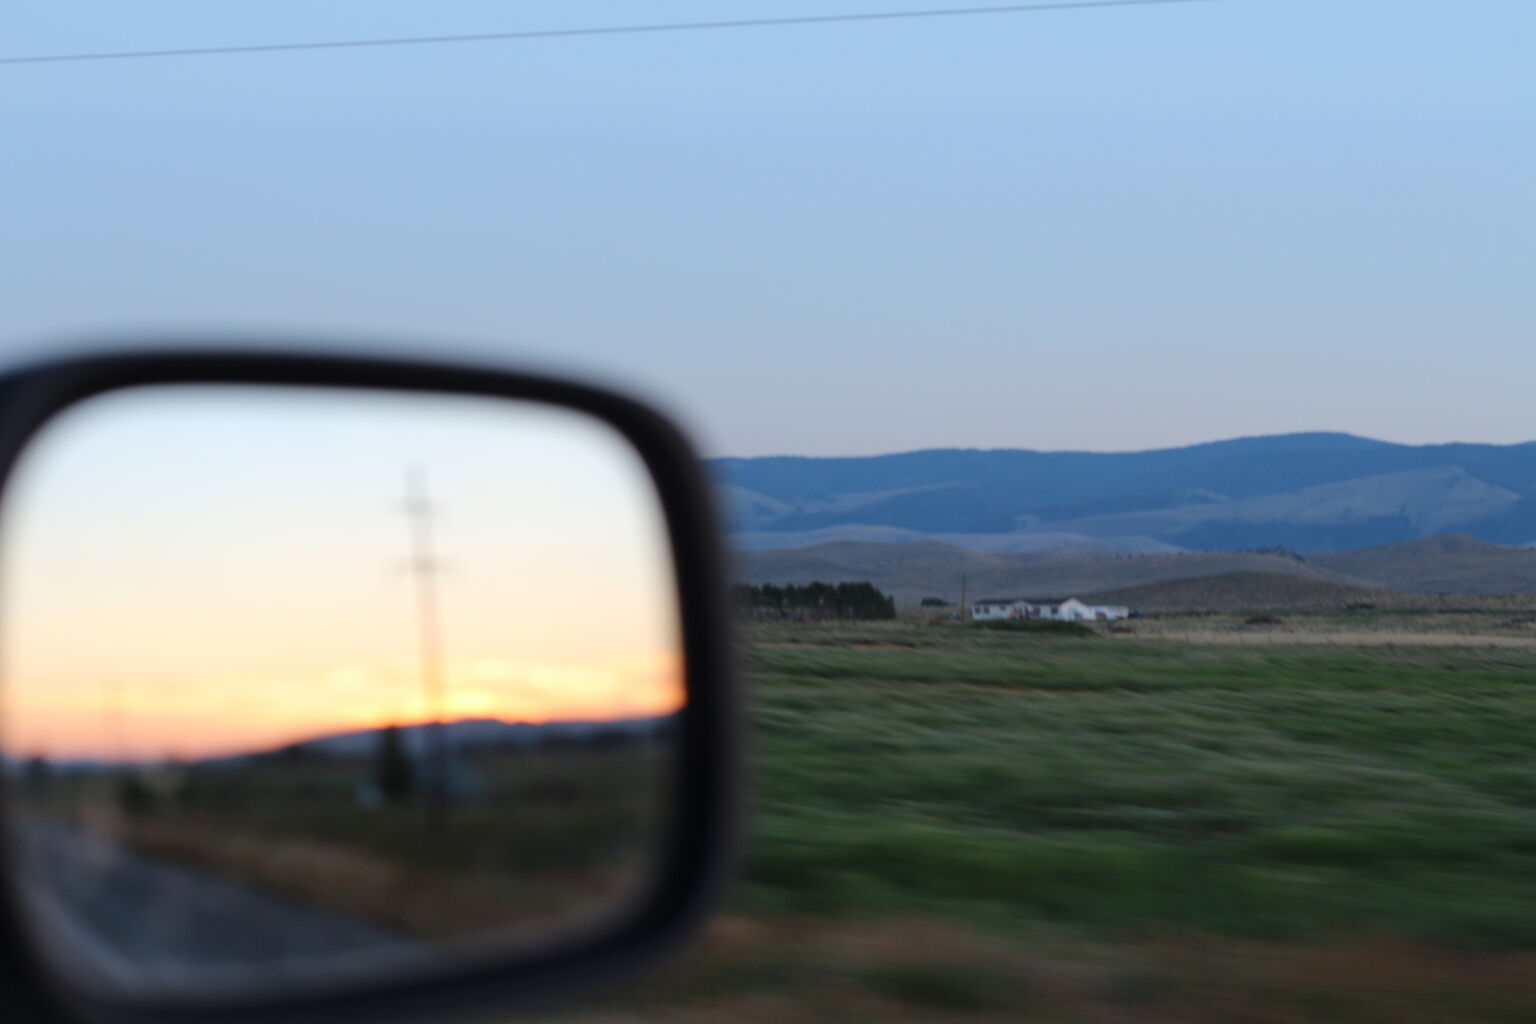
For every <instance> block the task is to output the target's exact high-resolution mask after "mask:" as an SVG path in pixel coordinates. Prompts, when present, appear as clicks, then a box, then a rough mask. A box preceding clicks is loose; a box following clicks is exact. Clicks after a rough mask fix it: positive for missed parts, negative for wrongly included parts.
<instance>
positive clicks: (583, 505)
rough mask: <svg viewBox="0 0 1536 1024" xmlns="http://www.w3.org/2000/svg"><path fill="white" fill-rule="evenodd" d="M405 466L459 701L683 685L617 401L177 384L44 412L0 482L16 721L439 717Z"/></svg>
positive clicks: (336, 722)
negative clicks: (559, 405)
mask: <svg viewBox="0 0 1536 1024" xmlns="http://www.w3.org/2000/svg"><path fill="white" fill-rule="evenodd" d="M407 467H413V468H414V469H416V470H417V471H420V472H423V473H425V486H426V487H427V488H428V489H429V490H430V493H431V495H432V497H433V498H434V499H435V502H436V504H437V505H438V506H439V517H438V522H437V523H436V527H435V530H436V534H437V538H436V545H435V546H436V547H437V549H438V551H437V554H438V555H439V556H441V557H442V558H444V559H445V560H446V562H447V568H446V570H445V571H444V572H443V573H442V574H441V577H440V579H439V581H438V585H437V589H438V591H439V599H440V607H441V627H442V628H441V636H442V640H443V657H442V662H441V663H442V665H443V666H444V669H445V675H446V680H447V685H446V688H445V689H446V708H445V711H446V713H447V715H448V717H450V718H461V717H486V716H490V717H498V718H504V719H510V720H526V721H543V720H548V719H560V718H587V719H591V718H613V717H626V716H633V715H650V714H661V713H666V712H670V711H673V710H675V709H676V708H677V706H678V704H679V701H680V699H681V680H680V676H679V669H680V661H679V649H678V633H677V630H678V624H677V619H676V595H675V586H674V583H673V580H672V574H671V565H670V554H669V547H668V543H667V540H666V535H665V527H664V523H663V520H662V517H661V514H660V510H659V507H658V506H657V502H656V498H655V494H654V489H653V486H652V484H651V482H650V479H649V477H648V475H647V474H646V471H645V470H644V468H643V466H642V465H641V464H640V461H639V459H638V457H637V456H636V455H635V454H634V453H633V451H632V450H631V449H630V448H629V446H628V444H627V442H625V441H624V440H623V439H622V438H620V437H619V436H618V435H617V434H616V433H614V432H613V431H612V430H611V429H609V428H607V427H606V426H604V425H602V424H600V423H597V422H596V421H594V420H590V419H588V418H586V417H584V416H581V415H579V414H576V413H571V412H566V411H563V410H552V409H548V408H545V407H540V406H532V405H526V404H514V403H508V402H497V401H490V400H485V399H447V398H439V397H421V396H387V395H374V394H372V393H346V392H335V391H326V390H315V391H298V390H294V389H277V390H269V391H257V390H256V389H252V388H187V387H162V388H156V389H141V390H139V391H136V392H125V393H122V394H118V395H112V396H107V397H104V398H99V399H95V400H93V401H91V402H88V403H86V404H84V405H81V406H78V407H76V408H75V410H73V411H71V412H69V413H66V414H65V415H64V416H63V417H61V418H60V419H58V420H56V421H54V424H53V425H51V426H50V427H48V428H47V429H46V431H45V433H44V434H42V435H40V439H39V440H38V441H37V442H36V444H35V446H34V447H33V448H31V449H29V454H28V456H27V457H26V459H25V460H24V461H23V463H22V464H21V467H20V469H19V471H18V476H17V477H16V479H15V482H14V484H13V485H12V489H11V490H9V491H8V493H7V498H6V507H5V510H4V511H5V531H4V538H3V540H4V545H5V550H6V551H7V553H8V555H9V557H7V558H6V559H5V562H4V564H3V570H4V571H3V574H0V584H3V588H4V597H5V606H6V612H7V614H6V617H5V622H4V626H5V630H4V632H5V636H4V641H5V643H4V645H3V647H0V650H3V652H4V662H5V664H4V666H3V668H4V675H5V680H6V687H5V699H4V705H3V708H0V710H3V712H4V714H3V715H0V723H3V726H4V735H3V739H4V741H5V743H6V746H7V747H8V749H10V750H13V751H15V752H19V753H33V752H43V753H47V754H48V755H50V756H78V755H91V754H97V753H100V752H101V751H103V749H105V750H107V751H108V752H109V753H115V752H117V749H121V751H122V752H124V753H128V754H131V755H135V756H157V757H158V756H163V755H164V754H166V753H176V754H179V755H183V756H190V755H197V754H208V753H213V752H220V751H229V750H240V749H247V750H248V749H253V748H255V749H259V748H261V747H262V746H271V745H276V744H278V743H282V742H288V741H292V740H295V739H302V738H304V737H306V736H311V735H318V734H321V733H325V732H330V731H335V730H338V729H347V728H371V727H375V726H378V725H382V724H386V723H388V722H410V721H421V720H423V719H426V718H430V717H432V706H431V704H430V703H428V702H427V701H426V700H425V698H424V692H423V690H424V688H423V685H422V675H421V671H420V668H419V664H420V663H419V657H420V654H421V647H420V646H419V642H418V633H417V624H418V619H417V617H416V605H415V595H414V592H413V588H412V582H413V581H412V579H411V576H410V574H409V573H407V572H406V571H405V567H406V565H407V560H408V556H409V555H410V554H411V550H412V548H411V544H410V541H409V532H408V523H407V518H406V516H405V514H404V508H403V504H404V503H403V500H402V499H403V497H404V492H405V490H406V485H405V480H404V476H405V473H406V468H407Z"/></svg>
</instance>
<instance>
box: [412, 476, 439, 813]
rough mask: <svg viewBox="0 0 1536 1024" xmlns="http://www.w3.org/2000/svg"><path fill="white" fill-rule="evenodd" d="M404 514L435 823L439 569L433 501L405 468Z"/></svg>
mask: <svg viewBox="0 0 1536 1024" xmlns="http://www.w3.org/2000/svg"><path fill="white" fill-rule="evenodd" d="M405 514H406V518H407V520H408V521H409V524H410V543H411V557H410V562H409V565H410V571H411V578H412V580H413V581H414V583H415V589H416V619H417V627H418V643H419V646H420V652H421V685H422V692H423V694H424V695H425V697H426V710H427V715H428V718H429V721H428V723H427V746H428V749H427V757H426V767H427V771H426V772H424V773H423V774H424V775H425V776H426V779H425V782H426V786H425V787H424V788H425V796H426V808H427V823H428V826H429V827H432V828H438V827H441V825H442V823H443V819H444V817H445V816H446V813H447V807H448V735H447V728H446V725H445V723H444V717H445V713H446V712H445V708H444V699H443V689H444V685H445V681H444V678H443V675H444V670H443V637H442V620H441V613H440V611H439V604H438V595H437V578H438V575H439V574H440V573H441V572H442V563H441V562H439V561H438V558H437V555H436V553H435V550H434V547H433V543H432V540H433V533H432V527H433V520H434V518H435V517H436V515H437V509H436V506H434V505H433V504H432V501H431V499H430V498H429V497H428V496H427V480H426V474H425V473H423V472H421V471H419V470H417V471H414V472H413V471H407V472H406V476H405Z"/></svg>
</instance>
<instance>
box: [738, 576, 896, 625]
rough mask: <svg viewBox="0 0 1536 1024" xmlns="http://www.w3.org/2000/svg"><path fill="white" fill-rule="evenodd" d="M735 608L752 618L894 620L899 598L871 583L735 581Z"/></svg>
mask: <svg viewBox="0 0 1536 1024" xmlns="http://www.w3.org/2000/svg"><path fill="white" fill-rule="evenodd" d="M734 589H735V594H736V607H737V610H738V611H740V612H741V614H742V615H744V616H746V617H747V618H750V619H757V620H767V619H793V620H796V621H821V620H824V619H894V618H895V617H896V599H895V598H894V597H888V596H887V595H885V594H882V593H881V592H880V591H878V590H876V589H875V587H874V585H873V584H870V583H822V582H821V581H819V580H817V581H814V582H811V583H807V584H806V585H805V586H803V587H802V586H797V585H795V584H793V583H791V584H789V585H788V586H784V587H779V586H775V585H773V584H772V583H765V584H763V585H762V586H756V585H754V584H751V583H738V584H736V587H735V588H734Z"/></svg>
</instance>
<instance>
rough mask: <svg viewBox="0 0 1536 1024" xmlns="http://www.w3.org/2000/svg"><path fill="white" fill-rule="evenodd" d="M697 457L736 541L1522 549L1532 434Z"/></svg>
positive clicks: (1530, 517)
mask: <svg viewBox="0 0 1536 1024" xmlns="http://www.w3.org/2000/svg"><path fill="white" fill-rule="evenodd" d="M711 468H712V470H713V473H714V475H715V478H716V480H717V481H718V483H719V485H720V487H721V488H722V491H723V493H724V497H725V502H726V505H727V508H728V514H729V517H730V522H731V528H732V531H733V541H734V546H735V547H736V548H737V549H738V550H742V551H763V550H774V549H786V548H800V547H806V546H809V545H813V544H822V543H827V542H831V541H859V542H881V543H913V542H933V541H939V542H943V543H945V544H950V545H954V546H956V547H961V548H967V549H970V550H973V551H989V552H995V553H1017V552H1031V551H1041V550H1049V549H1053V548H1083V547H1094V548H1099V549H1108V550H1110V551H1115V552H1125V553H1137V554H1172V553H1177V552H1184V551H1240V550H1249V549H1262V548H1277V547H1283V548H1289V549H1292V550H1295V551H1299V552H1303V553H1316V552H1338V551H1346V550H1353V549H1359V548H1367V547H1380V546H1385V545H1392V544H1399V543H1402V542H1405V541H1413V540H1419V539H1423V538H1427V537H1434V536H1437V535H1442V534H1448V533H1456V534H1462V535H1466V536H1470V537H1474V538H1477V539H1479V540H1483V541H1487V542H1489V543H1493V544H1500V545H1506V546H1521V545H1524V546H1533V545H1536V442H1532V443H1528V444H1518V445H1481V444H1443V445H1401V444H1392V443H1389V442H1385V441H1373V440H1369V439H1366V438H1361V437H1354V436H1351V435H1349V434H1327V433H1313V434H1287V435H1281V436H1275V437H1251V438H1240V439H1237V440H1231V441H1218V442H1214V443H1210V444H1199V445H1192V446H1189V447H1185V448H1169V449H1160V450H1155V451H1145V452H1129V453H1092V452H1036V451H1024V450H992V451H979V450H970V449H943V450H932V451H918V452H907V453H904V454H898V455H880V456H869V457H858V458H810V457H798V456H775V457H766V458H728V459H718V460H715V461H714V462H713V463H712V464H711Z"/></svg>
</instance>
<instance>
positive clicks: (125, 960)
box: [10, 818, 429, 995]
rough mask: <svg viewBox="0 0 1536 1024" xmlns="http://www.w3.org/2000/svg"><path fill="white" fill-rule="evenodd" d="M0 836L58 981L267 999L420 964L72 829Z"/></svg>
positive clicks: (344, 926) (343, 928)
mask: <svg viewBox="0 0 1536 1024" xmlns="http://www.w3.org/2000/svg"><path fill="white" fill-rule="evenodd" d="M10 828H11V833H12V835H11V841H12V843H13V844H14V849H15V851H16V860H15V862H14V863H15V865H16V871H17V874H18V875H19V881H20V882H21V889H22V891H23V893H25V895H26V898H27V903H28V905H29V906H30V908H31V911H32V917H33V922H34V924H35V926H36V930H37V932H38V935H39V937H40V938H41V939H42V940H43V945H44V947H45V949H47V950H48V951H49V953H50V955H51V956H52V958H53V959H54V961H55V963H56V965H57V966H58V967H59V968H60V969H61V970H62V972H63V973H64V974H65V976H66V977H68V978H70V979H71V980H72V981H74V982H76V983H80V984H84V985H85V986H86V987H88V988H93V989H97V990H107V991H114V992H119V993H125V994H126V993H132V994H139V995H145V994H154V995H197V994H204V993H209V992H218V993H224V994H230V993H233V992H238V991H241V990H255V991H260V992H261V993H263V994H266V995H274V994H278V991H280V989H281V987H282V986H284V985H292V986H311V985H316V984H322V983H327V982H332V983H333V982H334V981H336V980H337V979H339V978H342V977H366V976H367V975H368V974H370V973H371V974H375V975H377V974H383V973H390V974H393V973H395V972H396V971H398V970H399V969H400V967H401V966H402V965H404V964H408V963H409V964H415V965H416V966H421V965H422V964H423V963H425V962H426V961H427V959H428V957H429V952H428V951H427V950H426V949H425V948H424V947H422V946H420V945H419V944H416V943H413V942H412V941H410V940H408V939H405V938H403V937H400V936H396V935H392V934H390V933H388V932H385V931H381V930H379V929H377V928H374V927H372V926H371V925H368V924H366V923H364V922H360V921H356V920H352V919H350V918H347V917H344V916H342V915H339V914H334V913H330V912H328V911H324V910H319V909H315V908H312V907H307V906H301V905H298V904H295V903H291V902H288V901H286V900H284V899H283V898H281V897H279V896H276V895H273V894H271V893H268V892H265V891H262V890H259V889H256V888H254V887H251V886H247V885H243V884H241V883H238V882H233V881H230V880H227V879H223V878H220V877H217V876H215V875H211V874H208V873H204V872H200V871H196V870H193V869H190V868H186V867H183V866H181V865H178V864H172V863H168V862H165V861H161V860H155V859H152V858H149V857H145V856H142V855H140V854H137V853H134V852H132V851H130V850H128V849H126V848H125V847H123V846H120V845H118V844H116V843H114V842H112V841H111V840H109V839H107V838H104V837H102V836H100V835H97V834H95V833H92V832H89V831H87V830H84V829H80V828H75V827H71V826H68V825H64V824H61V823H57V822H48V821H43V820H38V819H35V818H34V819H28V820H21V819H14V820H12V822H10ZM274 987H276V988H277V991H274Z"/></svg>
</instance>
